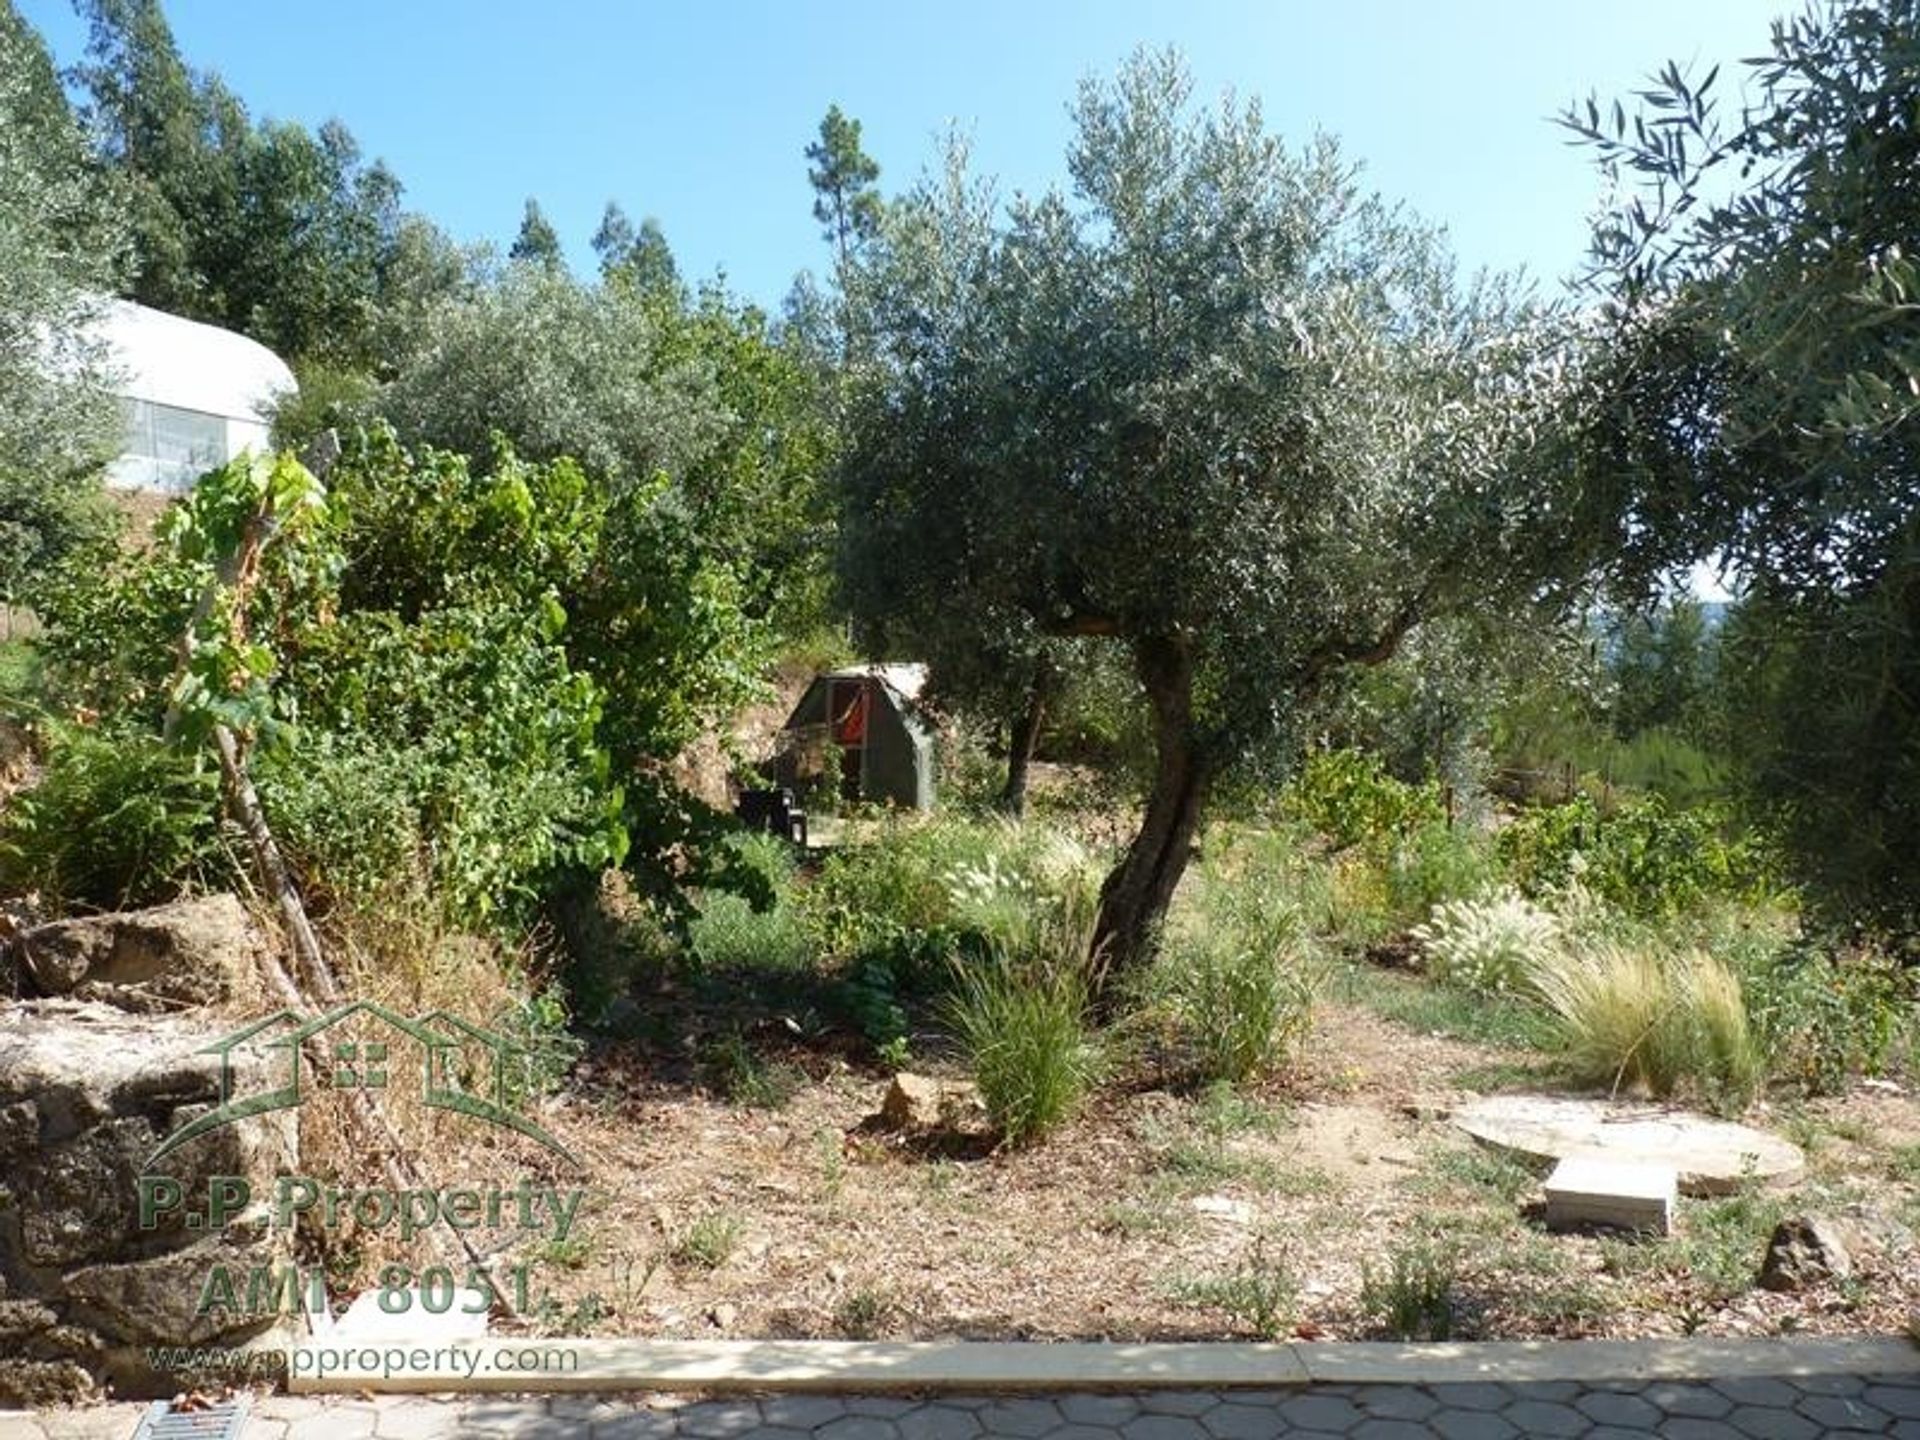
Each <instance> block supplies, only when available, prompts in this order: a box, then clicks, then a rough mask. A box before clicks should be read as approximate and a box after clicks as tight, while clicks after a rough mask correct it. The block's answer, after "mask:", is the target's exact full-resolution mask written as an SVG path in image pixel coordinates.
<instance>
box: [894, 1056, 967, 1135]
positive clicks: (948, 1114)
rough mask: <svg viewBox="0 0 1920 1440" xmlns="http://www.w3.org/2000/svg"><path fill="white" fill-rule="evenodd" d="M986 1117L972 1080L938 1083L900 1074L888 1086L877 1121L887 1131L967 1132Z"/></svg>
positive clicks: (927, 1077)
mask: <svg viewBox="0 0 1920 1440" xmlns="http://www.w3.org/2000/svg"><path fill="white" fill-rule="evenodd" d="M986 1113H987V1108H986V1106H985V1105H984V1104H983V1103H982V1102H981V1100H980V1091H979V1089H978V1088H977V1087H976V1086H975V1085H974V1083H973V1082H972V1081H971V1080H938V1079H935V1078H934V1077H933V1076H931V1075H914V1074H911V1073H909V1072H908V1071H905V1070H902V1071H900V1072H899V1073H898V1074H897V1075H895V1076H894V1077H893V1080H892V1082H891V1083H890V1084H889V1085H888V1086H887V1094H886V1098H885V1099H884V1100H882V1101H881V1102H880V1116H879V1120H880V1123H881V1125H882V1126H884V1127H885V1128H886V1129H889V1130H967V1129H973V1128H976V1127H977V1126H979V1125H980V1124H982V1123H983V1122H984V1121H985V1118H986Z"/></svg>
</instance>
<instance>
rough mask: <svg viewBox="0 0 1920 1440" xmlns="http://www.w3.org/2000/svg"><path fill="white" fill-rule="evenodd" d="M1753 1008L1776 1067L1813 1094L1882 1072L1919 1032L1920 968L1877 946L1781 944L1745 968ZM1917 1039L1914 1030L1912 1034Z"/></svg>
mask: <svg viewBox="0 0 1920 1440" xmlns="http://www.w3.org/2000/svg"><path fill="white" fill-rule="evenodd" d="M1740 974H1741V979H1742V983H1743V986H1744V989H1745V992H1746V996H1747V1011H1748V1014H1749V1016H1750V1017H1751V1018H1752V1021H1753V1028H1754V1031H1755V1034H1756V1036H1757V1038H1758V1041H1759V1044H1760V1045H1761V1047H1762V1048H1763V1050H1764V1052H1765V1053H1766V1054H1767V1055H1768V1056H1769V1057H1770V1059H1771V1061H1772V1065H1773V1068H1774V1070H1775V1071H1776V1073H1778V1074H1781V1075H1783V1076H1785V1077H1787V1078H1789V1079H1791V1080H1793V1081H1795V1082H1797V1083H1798V1084H1800V1085H1801V1086H1803V1087H1804V1088H1805V1089H1806V1090H1808V1091H1809V1092H1811V1093H1813V1094H1816V1095H1818V1094H1831V1093H1835V1092H1838V1091H1840V1090H1842V1089H1844V1088H1845V1087H1846V1085H1847V1083H1848V1081H1849V1080H1851V1079H1852V1078H1853V1077H1854V1076H1855V1075H1860V1074H1868V1075H1874V1074H1879V1073H1880V1072H1881V1071H1883V1070H1884V1069H1885V1068H1886V1067H1887V1065H1888V1064H1889V1062H1890V1061H1892V1060H1893V1059H1894V1057H1895V1055H1896V1054H1897V1052H1898V1047H1899V1045H1900V1043H1901V1040H1902V1031H1903V1029H1905V1030H1908V1031H1910V1032H1911V1031H1914V1030H1915V1029H1916V1025H1915V1013H1916V1007H1920V972H1917V971H1915V970H1913V969H1911V968H1909V967H1906V966H1903V965H1901V964H1900V962H1899V961H1898V960H1897V959H1896V958H1894V957H1892V956H1890V955H1887V954H1884V953H1882V952H1879V951H1876V950H1870V949H1869V950H1859V951H1852V952H1841V953H1830V952H1828V951H1826V950H1823V949H1819V948H1816V947H1814V946H1810V945H1781V946H1778V947H1777V948H1775V949H1773V950H1772V951H1771V952H1770V953H1769V952H1767V951H1764V950H1763V951H1761V952H1760V953H1759V954H1758V955H1755V956H1753V957H1750V958H1749V959H1748V963H1747V964H1745V965H1744V966H1743V967H1742V968H1741V971H1740ZM1909 1038H1910V1037H1909Z"/></svg>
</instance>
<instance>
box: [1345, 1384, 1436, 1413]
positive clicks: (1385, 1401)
mask: <svg viewBox="0 0 1920 1440" xmlns="http://www.w3.org/2000/svg"><path fill="white" fill-rule="evenodd" d="M1352 1399H1353V1403H1354V1404H1356V1405H1358V1406H1359V1407H1360V1408H1361V1409H1362V1410H1364V1411H1366V1412H1367V1414H1369V1415H1377V1416H1379V1417H1380V1418H1381V1419H1382V1420H1424V1419H1426V1418H1427V1416H1429V1415H1431V1414H1433V1412H1434V1411H1436V1410H1438V1409H1439V1408H1440V1402H1439V1401H1438V1400H1436V1399H1434V1398H1433V1396H1431V1395H1429V1394H1427V1392H1426V1391H1424V1390H1422V1389H1421V1388H1420V1387H1419V1386H1417V1385H1362V1386H1359V1387H1358V1388H1357V1389H1355V1390H1354V1392H1353V1396H1352Z"/></svg>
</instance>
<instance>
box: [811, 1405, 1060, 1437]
mask: <svg viewBox="0 0 1920 1440" xmlns="http://www.w3.org/2000/svg"><path fill="white" fill-rule="evenodd" d="M1064 1423H1065V1421H1064V1420H1063V1419H1062V1417H1061V1414H1060V1411H1059V1408H1058V1407H1057V1406H1055V1405H1054V1403H1053V1402H1052V1401H1051V1400H1037V1399H1027V1398H1019V1399H1010V1400H997V1401H995V1402H994V1403H993V1404H991V1405H989V1406H987V1408H986V1409H984V1410H982V1411H981V1412H980V1424H981V1426H982V1427H983V1428H984V1429H985V1430H986V1432H987V1434H989V1435H1012V1436H1015V1437H1019V1440H1032V1437H1035V1436H1040V1435H1044V1434H1046V1433H1047V1432H1048V1431H1049V1430H1057V1429H1059V1428H1060V1426H1061V1425H1062V1424H1064ZM823 1440H824V1437H823Z"/></svg>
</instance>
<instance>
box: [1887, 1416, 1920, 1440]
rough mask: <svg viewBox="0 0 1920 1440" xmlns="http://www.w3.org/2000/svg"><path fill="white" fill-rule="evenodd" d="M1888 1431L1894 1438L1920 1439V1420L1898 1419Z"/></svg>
mask: <svg viewBox="0 0 1920 1440" xmlns="http://www.w3.org/2000/svg"><path fill="white" fill-rule="evenodd" d="M1887 1433H1888V1434H1889V1435H1891V1436H1893V1440H1920V1420H1896V1421H1894V1422H1893V1429H1891V1430H1889V1431H1888V1432H1887Z"/></svg>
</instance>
